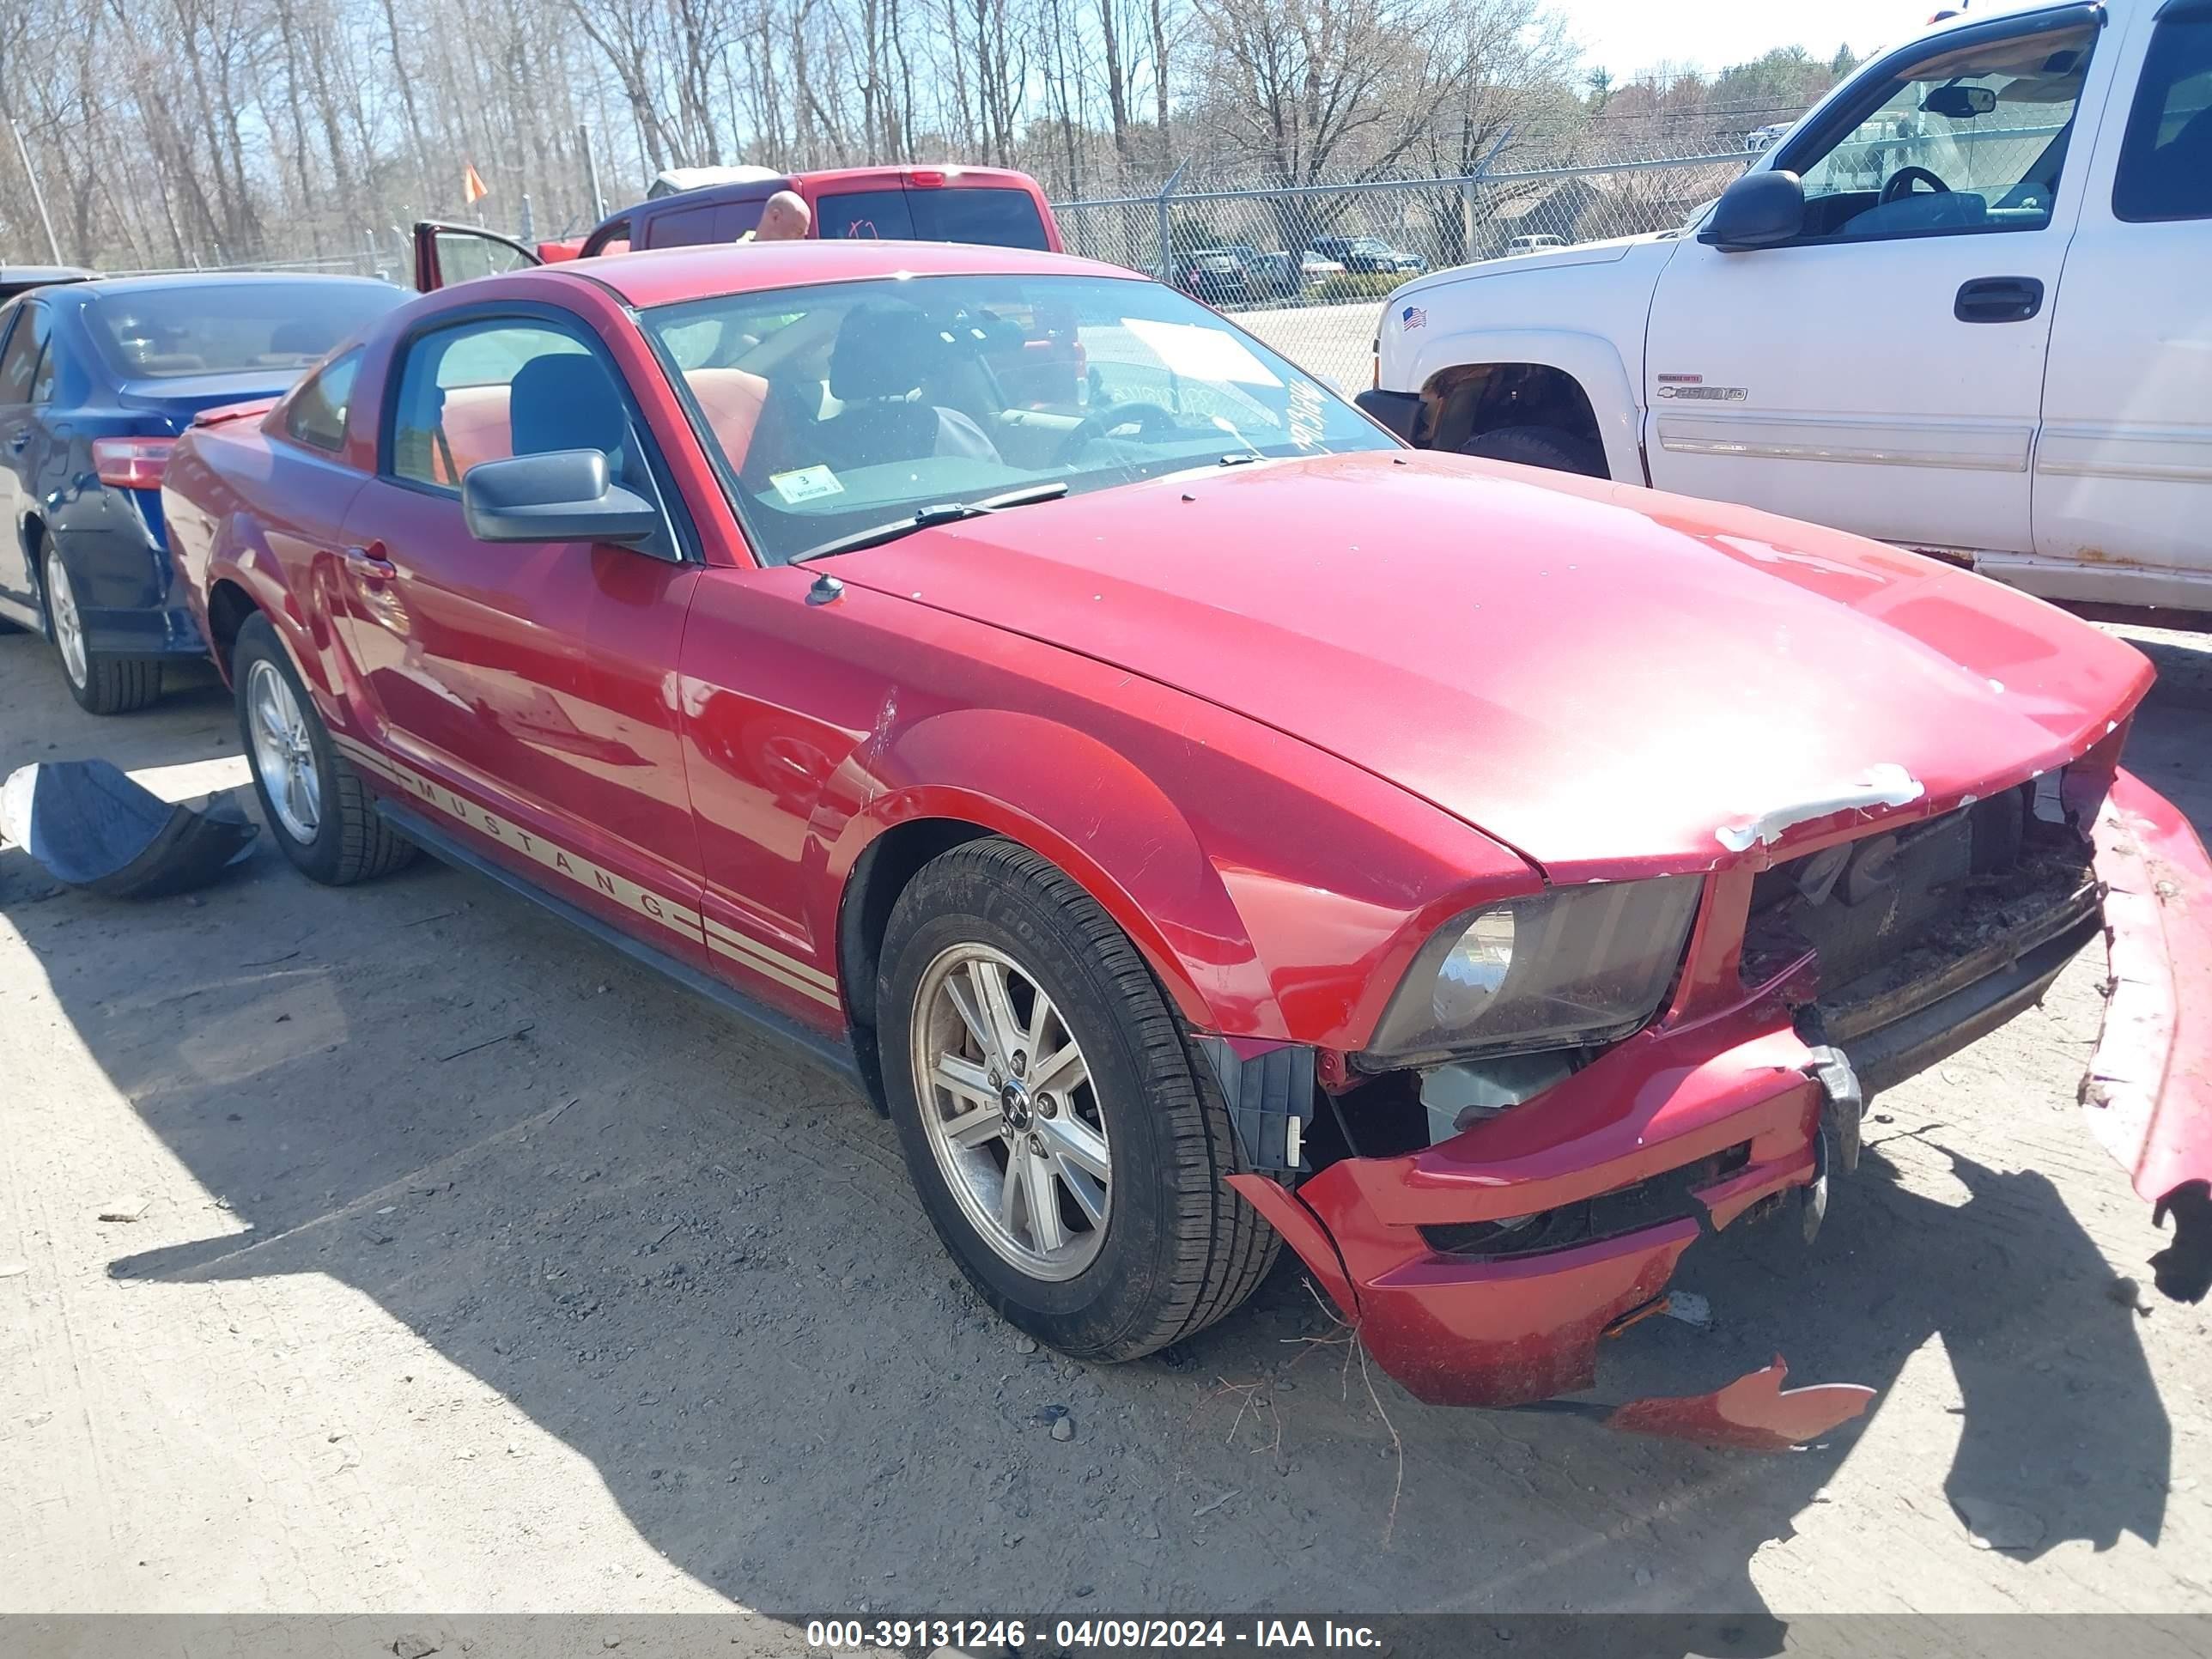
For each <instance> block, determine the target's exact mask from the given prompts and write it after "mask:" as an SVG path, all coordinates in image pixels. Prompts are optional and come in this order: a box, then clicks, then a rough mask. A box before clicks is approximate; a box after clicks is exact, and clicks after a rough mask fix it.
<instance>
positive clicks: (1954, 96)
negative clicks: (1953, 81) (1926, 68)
mask: <svg viewBox="0 0 2212 1659" xmlns="http://www.w3.org/2000/svg"><path fill="white" fill-rule="evenodd" d="M1996 106H1997V95H1996V92H1995V91H1994V90H1992V89H1991V88H1988V87H1957V86H1953V87H1937V88H1936V89H1935V90H1934V91H1933V92H1930V93H1929V94H1928V96H1927V97H1926V98H1925V99H1923V100H1921V105H1920V107H1921V108H1922V109H1923V110H1925V111H1926V112H1928V113H1929V114H1930V115H1940V116H1942V118H1944V119H1945V120H1947V121H1971V120H1972V119H1973V118H1975V117H1976V116H1978V115H1990V114H1994V113H1995V112H1996Z"/></svg>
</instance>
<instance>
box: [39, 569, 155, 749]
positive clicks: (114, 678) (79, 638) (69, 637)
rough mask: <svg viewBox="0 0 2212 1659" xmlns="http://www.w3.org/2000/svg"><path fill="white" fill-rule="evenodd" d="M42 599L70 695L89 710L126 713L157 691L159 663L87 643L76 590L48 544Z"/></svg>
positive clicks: (55, 651) (47, 622)
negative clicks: (103, 653)
mask: <svg viewBox="0 0 2212 1659" xmlns="http://www.w3.org/2000/svg"><path fill="white" fill-rule="evenodd" d="M45 598H46V633H47V635H48V636H49V637H50V638H51V639H52V641H53V642H54V654H55V656H57V657H58V658H59V659H61V665H62V678H63V680H64V682H65V683H66V684H68V686H69V689H70V696H72V697H75V698H76V705H77V707H78V708H82V709H83V710H84V712H85V713H86V714H135V713H136V712H137V710H139V709H141V708H144V707H145V706H146V705H147V704H148V703H149V702H153V701H154V699H155V698H156V697H158V696H161V663H160V661H159V660H158V659H153V658H148V657H106V656H101V655H100V654H98V653H95V652H94V651H93V649H92V648H91V647H90V646H89V645H88V643H87V642H86V639H85V629H84V618H83V617H82V614H81V613H80V612H79V611H78V610H77V604H76V588H75V586H72V585H71V584H70V577H69V568H68V567H67V566H65V565H64V564H63V562H62V555H61V550H60V549H59V548H58V547H49V548H48V549H47V550H46V581H45Z"/></svg>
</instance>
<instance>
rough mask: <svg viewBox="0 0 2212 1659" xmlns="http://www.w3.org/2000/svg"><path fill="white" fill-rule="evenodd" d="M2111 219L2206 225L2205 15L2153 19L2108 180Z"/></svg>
mask: <svg viewBox="0 0 2212 1659" xmlns="http://www.w3.org/2000/svg"><path fill="white" fill-rule="evenodd" d="M2112 216H2113V217H2114V218H2117V219H2125V220H2129V221H2130V222H2135V223H2142V222H2147V221H2150V220H2155V219H2212V15H2206V14H2204V13H2203V12H2201V11H2200V12H2198V13H2196V14H2194V15H2184V16H2180V17H2167V18H2163V19H2161V20H2160V22H2159V25H2158V27H2157V28H2156V29H2155V30H2154V32H2153V33H2152V34H2151V37H2150V51H2149V52H2148V54H2146V55H2145V57H2144V58H2143V68H2142V80H2141V81H2140V82H2137V83H2136V101H2135V106H2134V107H2133V108H2132V109H2130V111H2129V112H2128V131H2127V137H2125V138H2124V139H2123V140H2122V141H2121V144H2120V169H2119V173H2118V176H2117V177H2116V178H2115V179H2113V181H2112Z"/></svg>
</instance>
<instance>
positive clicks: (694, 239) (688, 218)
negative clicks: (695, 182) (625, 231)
mask: <svg viewBox="0 0 2212 1659" xmlns="http://www.w3.org/2000/svg"><path fill="white" fill-rule="evenodd" d="M722 211H723V210H722V208H721V205H720V204H719V203H708V204H707V205H706V206H704V207H691V208H682V209H679V210H677V211H676V212H673V213H656V214H654V215H653V216H652V217H651V218H650V219H647V221H646V222H645V239H646V241H645V245H646V246H647V247H697V246H701V245H702V244H704V243H708V242H719V241H722V240H726V238H724V237H722V236H721V235H720V234H718V233H717V230H716V226H715V222H716V221H717V220H718V219H719V218H720V217H721V215H722Z"/></svg>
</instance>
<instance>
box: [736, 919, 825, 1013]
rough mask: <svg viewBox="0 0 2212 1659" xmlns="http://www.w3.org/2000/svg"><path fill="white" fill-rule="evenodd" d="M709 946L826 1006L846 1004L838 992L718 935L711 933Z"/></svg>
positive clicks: (761, 974) (744, 966)
mask: <svg viewBox="0 0 2212 1659" xmlns="http://www.w3.org/2000/svg"><path fill="white" fill-rule="evenodd" d="M707 948H708V950H709V951H714V952H715V953H716V954H717V955H719V956H725V957H729V958H730V959H731V960H732V961H733V962H735V963H738V966H739V967H742V968H750V969H752V970H753V972H755V973H757V974H758V975H760V976H761V977H762V978H763V979H772V980H774V981H775V982H776V983H777V984H779V985H782V986H786V987H789V988H790V989H792V990H793V991H796V992H798V993H799V994H800V995H801V996H804V997H808V998H811V1000H814V1001H816V1002H818V1003H820V1004H822V1005H823V1006H824V1007H827V1008H842V1006H844V1005H843V1004H842V1002H840V1001H839V1000H838V999H837V994H836V992H835V991H832V990H828V989H825V988H824V987H822V986H819V985H815V984H811V983H809V982H808V981H805V980H803V979H800V978H799V976H798V975H795V974H790V973H787V972H785V971H784V970H783V969H781V968H779V967H777V966H776V965H775V963H772V962H769V961H768V960H766V959H765V958H763V957H757V956H755V955H754V954H753V953H752V952H751V951H740V950H738V949H736V948H735V947H734V946H732V945H729V944H727V943H726V942H725V941H724V940H723V939H720V938H719V937H717V936H716V935H714V934H711V933H710V934H708V937H707Z"/></svg>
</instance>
